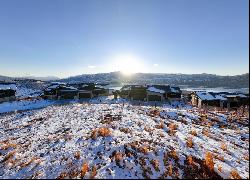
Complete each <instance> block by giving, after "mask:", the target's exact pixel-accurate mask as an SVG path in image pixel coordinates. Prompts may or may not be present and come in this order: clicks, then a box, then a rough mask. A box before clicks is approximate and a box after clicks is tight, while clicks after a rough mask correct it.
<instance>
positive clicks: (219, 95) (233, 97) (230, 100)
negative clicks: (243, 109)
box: [191, 91, 249, 108]
mask: <svg viewBox="0 0 250 180" xmlns="http://www.w3.org/2000/svg"><path fill="white" fill-rule="evenodd" d="M191 97H192V98H191V103H192V105H194V106H197V107H203V106H213V107H220V108H236V107H239V106H242V105H249V95H248V94H242V93H229V92H206V91H194V92H192V93H191Z"/></svg>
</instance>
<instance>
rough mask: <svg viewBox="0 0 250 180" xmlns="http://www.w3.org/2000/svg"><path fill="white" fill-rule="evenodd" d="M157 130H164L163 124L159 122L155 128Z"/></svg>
mask: <svg viewBox="0 0 250 180" xmlns="http://www.w3.org/2000/svg"><path fill="white" fill-rule="evenodd" d="M155 128H157V129H163V128H164V123H163V122H162V121H161V122H160V123H159V124H157V125H156V126H155Z"/></svg>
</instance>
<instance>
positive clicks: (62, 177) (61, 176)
mask: <svg viewBox="0 0 250 180" xmlns="http://www.w3.org/2000/svg"><path fill="white" fill-rule="evenodd" d="M67 176H68V173H67V172H61V173H60V175H59V176H58V177H57V178H56V179H64V178H65V177H67Z"/></svg>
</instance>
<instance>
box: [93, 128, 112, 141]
mask: <svg viewBox="0 0 250 180" xmlns="http://www.w3.org/2000/svg"><path fill="white" fill-rule="evenodd" d="M110 135H111V131H110V129H109V128H106V127H101V128H97V129H94V130H93V131H92V132H91V135H90V137H91V138H92V139H96V138H97V137H98V136H102V137H107V136H110Z"/></svg>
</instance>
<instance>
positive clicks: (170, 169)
mask: <svg viewBox="0 0 250 180" xmlns="http://www.w3.org/2000/svg"><path fill="white" fill-rule="evenodd" d="M167 170H168V175H169V176H172V174H173V166H172V164H169V166H168V168H167Z"/></svg>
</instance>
